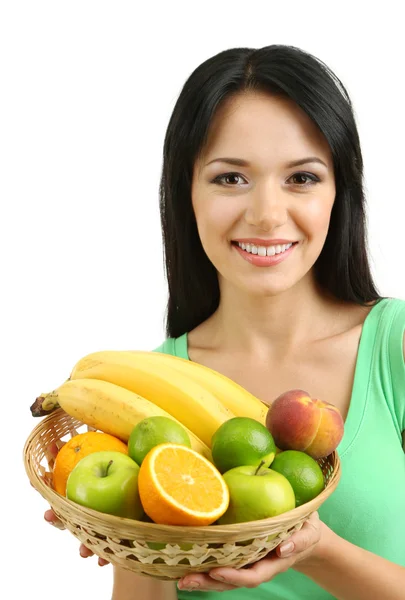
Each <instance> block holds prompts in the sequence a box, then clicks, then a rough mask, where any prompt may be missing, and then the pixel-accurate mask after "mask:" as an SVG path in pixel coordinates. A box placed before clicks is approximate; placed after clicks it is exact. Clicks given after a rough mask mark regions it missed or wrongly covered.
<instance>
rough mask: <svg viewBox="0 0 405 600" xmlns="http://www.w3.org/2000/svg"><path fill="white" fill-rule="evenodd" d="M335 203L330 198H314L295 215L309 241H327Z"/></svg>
mask: <svg viewBox="0 0 405 600" xmlns="http://www.w3.org/2000/svg"><path fill="white" fill-rule="evenodd" d="M332 206H333V201H331V200H330V199H329V198H324V199H319V198H313V199H311V200H309V201H308V202H306V203H305V205H303V206H302V207H300V210H298V211H297V213H296V215H295V218H294V220H295V222H296V224H297V225H298V227H299V228H300V229H301V231H303V233H304V234H305V236H306V237H307V238H309V239H322V240H323V239H325V237H326V235H327V233H328V228H329V221H330V215H331V211H332Z"/></svg>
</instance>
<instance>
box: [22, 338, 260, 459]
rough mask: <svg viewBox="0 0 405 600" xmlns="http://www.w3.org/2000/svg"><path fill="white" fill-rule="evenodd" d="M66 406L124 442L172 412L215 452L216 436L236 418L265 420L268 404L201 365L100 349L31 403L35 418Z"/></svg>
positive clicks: (200, 444)
mask: <svg viewBox="0 0 405 600" xmlns="http://www.w3.org/2000/svg"><path fill="white" fill-rule="evenodd" d="M58 407H61V408H63V410H64V411H65V412H67V413H68V414H69V415H71V416H73V417H76V418H77V419H79V420H80V421H82V422H83V423H86V424H87V425H90V426H92V427H95V428H97V429H100V430H102V431H104V432H106V433H111V434H112V435H115V436H117V437H119V438H121V439H123V440H124V441H126V440H128V438H129V435H130V433H131V431H132V429H133V427H135V425H136V424H137V423H138V422H139V421H141V420H142V419H144V418H146V417H150V416H155V415H164V416H169V417H171V418H173V419H174V420H176V421H177V422H180V423H181V424H182V425H183V427H185V429H186V430H187V432H188V434H189V436H190V440H191V443H192V447H193V448H194V449H195V450H197V451H198V452H200V453H201V454H203V455H204V456H206V457H207V458H208V457H209V456H210V447H211V439H212V436H213V434H214V433H215V431H216V430H217V429H218V427H219V426H220V425H222V423H224V422H225V421H227V420H228V419H231V418H232V417H234V416H245V417H251V418H253V419H256V420H258V421H260V422H261V423H263V424H264V423H265V419H266V414H267V409H268V407H267V405H266V404H264V403H263V402H261V401H260V400H259V399H258V398H256V397H255V396H253V395H252V394H250V393H249V392H248V391H247V390H245V389H244V388H243V387H241V386H240V385H238V384H237V383H235V382H234V381H232V380H231V379H229V378H228V377H225V376H224V375H222V374H220V373H218V372H217V371H215V370H213V369H209V368H208V367H205V366H203V365H200V364H198V363H194V362H192V361H188V360H185V359H182V358H178V357H175V356H171V355H168V354H162V353H159V352H142V351H119V350H111V351H100V352H93V353H91V354H88V355H86V356H85V357H83V358H82V359H80V360H79V361H78V362H77V363H76V365H75V366H74V368H73V370H72V372H71V373H70V377H69V379H68V380H67V381H65V382H64V383H63V384H62V385H61V386H60V387H58V388H57V389H56V390H54V391H53V392H51V393H49V394H44V395H42V396H40V397H38V398H37V400H36V401H35V403H34V404H33V405H32V406H31V412H32V414H33V415H34V416H42V415H45V414H48V413H49V412H52V410H54V409H55V408H58Z"/></svg>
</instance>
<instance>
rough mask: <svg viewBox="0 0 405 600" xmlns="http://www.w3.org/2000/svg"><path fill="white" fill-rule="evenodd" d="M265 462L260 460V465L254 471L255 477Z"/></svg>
mask: <svg viewBox="0 0 405 600" xmlns="http://www.w3.org/2000/svg"><path fill="white" fill-rule="evenodd" d="M265 462H266V461H265V460H262V462H261V463H260V465H259V466H258V467H257V469H256V471H255V475H257V474H258V472H259V470H260V469H261V468H262V466H263V465H264V463H265Z"/></svg>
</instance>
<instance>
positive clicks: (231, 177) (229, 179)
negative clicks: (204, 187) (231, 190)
mask: <svg viewBox="0 0 405 600" xmlns="http://www.w3.org/2000/svg"><path fill="white" fill-rule="evenodd" d="M242 179H243V181H244V182H245V183H247V181H246V179H245V178H244V177H243V176H242V175H240V173H223V174H222V175H218V176H217V177H215V179H213V180H212V181H211V183H217V184H218V185H229V186H231V187H235V186H236V185H238V183H239V184H240V183H241V180H242ZM238 180H239V181H238Z"/></svg>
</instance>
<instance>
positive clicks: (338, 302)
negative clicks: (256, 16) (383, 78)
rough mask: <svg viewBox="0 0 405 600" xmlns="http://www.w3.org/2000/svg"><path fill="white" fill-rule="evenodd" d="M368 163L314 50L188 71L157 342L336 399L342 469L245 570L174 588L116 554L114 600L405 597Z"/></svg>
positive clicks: (226, 57)
mask: <svg viewBox="0 0 405 600" xmlns="http://www.w3.org/2000/svg"><path fill="white" fill-rule="evenodd" d="M362 175H363V162H362V154H361V149H360V143H359V139H358V133H357V129H356V124H355V120H354V116H353V112H352V107H351V102H350V99H349V97H348V95H347V92H346V90H345V88H344V86H343V85H342V84H341V82H340V81H339V80H338V79H337V77H336V76H335V75H333V74H332V73H331V72H330V70H329V69H328V68H327V67H326V66H325V65H324V64H323V63H322V62H321V61H320V60H318V59H316V58H315V57H313V56H311V55H309V54H307V53H305V52H303V51H301V50H299V49H297V48H294V47H289V46H270V47H266V48H262V49H260V50H252V49H248V48H237V49H231V50H227V51H225V52H221V53H220V54H218V55H217V56H214V57H213V58H211V59H209V60H207V61H206V62H204V63H203V64H202V65H200V66H199V67H198V68H197V69H196V70H195V71H194V73H192V75H191V76H190V77H189V79H188V81H187V82H186V84H185V86H184V88H183V90H182V92H181V94H180V97H179V99H178V102H177V104H176V106H175V108H174V112H173V115H172V117H171V120H170V123H169V126H168V130H167V135H166V139H165V146H164V165H163V174H162V181H161V216H162V227H163V240H164V249H165V259H166V269H167V277H168V285H169V301H168V311H167V317H168V318H167V329H166V332H167V340H166V341H165V342H164V344H162V346H160V347H159V348H157V349H156V350H157V351H160V352H167V353H171V354H177V355H178V356H182V357H183V358H189V359H190V360H193V361H196V362H199V363H201V364H204V365H207V366H209V367H211V368H214V369H216V370H217V371H219V372H221V373H224V374H225V375H227V376H228V377H231V378H232V379H234V380H235V381H237V382H238V383H239V384H241V385H243V386H244V387H245V388H247V389H248V390H249V391H251V392H252V393H253V394H255V395H256V396H257V397H259V398H261V399H262V400H264V401H265V402H267V403H270V402H271V401H272V400H273V399H274V398H276V397H277V396H278V395H279V394H280V393H282V392H284V391H286V390H288V389H293V388H301V389H304V390H307V391H308V392H309V393H310V394H311V395H312V396H313V397H317V398H321V399H325V400H327V401H328V402H332V403H333V404H335V405H336V406H337V407H338V408H339V409H340V411H341V413H342V415H343V417H344V419H345V434H344V438H343V440H342V442H341V444H340V446H339V448H338V451H339V454H340V457H341V461H342V479H341V482H340V484H339V486H338V488H337V490H336V491H335V492H334V494H333V495H332V496H331V497H330V498H329V499H328V500H327V502H325V504H324V505H323V506H322V507H321V508H320V510H319V515H318V514H315V515H313V516H312V517H311V519H310V520H309V521H308V522H307V523H306V524H305V525H304V527H303V528H302V530H301V531H299V532H296V533H294V535H293V536H292V537H291V538H290V539H289V540H287V541H286V542H284V543H283V544H281V545H280V546H279V547H278V548H277V549H276V550H275V551H274V552H272V553H270V555H269V556H268V557H266V558H264V559H263V560H260V561H259V562H257V563H256V564H255V565H253V566H251V567H250V568H248V569H241V570H234V569H226V568H220V569H214V570H213V571H211V573H209V574H195V575H188V576H187V577H185V578H183V579H182V580H181V581H180V582H179V583H178V587H177V588H176V586H175V585H174V584H173V583H172V582H161V581H153V580H152V579H148V578H143V577H138V576H135V575H133V574H132V573H130V572H125V571H122V570H120V569H118V568H116V569H115V572H114V592H113V599H114V600H132V599H133V598H143V599H144V600H148V599H151V600H152V598H153V600H158V599H162V600H163V599H164V600H171V599H172V598H180V599H184V598H193V597H195V598H219V597H221V598H222V597H223V596H222V595H221V596H220V595H219V594H216V593H215V592H216V591H218V592H225V594H224V597H229V598H230V599H232V600H237V599H242V598H243V599H244V600H249V599H250V598H251V599H252V600H260V599H263V600H264V599H269V600H282V599H283V600H296V599H303V598H308V599H311V600H318V599H319V600H324V599H325V600H326V599H327V598H333V597H335V598H339V599H341V600H354V599H355V600H363V599H364V600H365V599H367V600H369V599H370V598H381V599H382V598H384V599H385V600H399V599H400V598H403V597H404V595H405V547H404V544H403V540H404V539H405V519H404V518H403V507H404V506H405V454H404V451H403V448H402V437H401V436H402V434H403V431H404V429H405V366H404V355H403V353H404V348H403V336H404V330H405V302H404V301H401V300H396V299H389V298H381V297H380V295H379V294H378V292H377V291H376V288H375V285H374V283H373V279H372V276H371V273H370V268H369V262H368V257H367V250H366V232H365V214H364V203H365V202H364V192H363V186H362ZM46 518H47V519H48V520H51V521H52V520H53V521H54V520H55V516H54V515H53V513H52V512H51V511H49V512H48V513H46ZM81 553H82V555H83V556H88V555H90V553H89V551H88V550H87V549H86V548H84V547H83V546H82V547H81ZM99 562H100V563H101V564H105V561H102V560H101V559H100V561H99ZM247 588H249V589H247ZM192 589H194V590H197V593H193V592H191V591H185V590H192ZM202 591H207V592H208V593H207V594H203V593H201V592H202ZM209 592H211V593H209Z"/></svg>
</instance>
